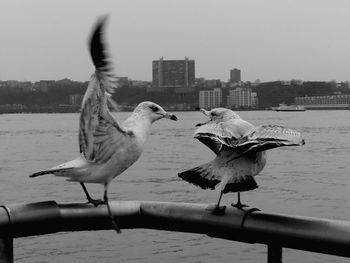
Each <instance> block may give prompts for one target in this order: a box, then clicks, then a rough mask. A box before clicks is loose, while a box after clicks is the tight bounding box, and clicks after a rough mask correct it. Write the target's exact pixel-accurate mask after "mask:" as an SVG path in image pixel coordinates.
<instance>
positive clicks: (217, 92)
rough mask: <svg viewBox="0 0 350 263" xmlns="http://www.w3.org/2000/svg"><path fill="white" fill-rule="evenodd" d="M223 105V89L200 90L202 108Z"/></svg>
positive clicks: (200, 105)
mask: <svg viewBox="0 0 350 263" xmlns="http://www.w3.org/2000/svg"><path fill="white" fill-rule="evenodd" d="M221 106H222V90H221V89H220V88H214V89H212V90H200V91H199V107H200V108H208V109H210V108H217V107H221Z"/></svg>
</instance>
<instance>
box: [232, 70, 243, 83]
mask: <svg viewBox="0 0 350 263" xmlns="http://www.w3.org/2000/svg"><path fill="white" fill-rule="evenodd" d="M240 81H241V70H239V69H237V68H234V69H231V70H230V82H231V83H236V82H240Z"/></svg>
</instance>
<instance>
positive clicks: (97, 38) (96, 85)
mask: <svg viewBox="0 0 350 263" xmlns="http://www.w3.org/2000/svg"><path fill="white" fill-rule="evenodd" d="M105 22H106V17H103V18H100V19H99V21H98V23H97V25H96V27H95V30H94V31H93V34H92V37H91V40H90V53H91V57H92V60H93V63H94V65H95V68H96V70H95V73H94V74H93V75H92V76H91V78H90V82H89V85H88V88H87V90H86V93H85V95H84V98H83V102H82V107H81V113H80V128H79V146H80V156H79V157H78V158H76V159H74V160H72V161H70V162H66V163H63V164H61V165H58V166H55V167H53V168H51V169H48V170H44V171H40V172H36V173H34V174H32V175H30V177H36V176H40V175H44V174H54V175H56V176H62V177H67V178H68V180H69V181H74V182H79V183H80V184H81V186H82V188H83V190H84V192H85V194H86V197H87V199H88V202H90V203H92V204H94V205H95V206H98V205H100V204H106V205H107V209H108V213H109V216H110V217H111V219H112V223H113V226H114V228H115V229H116V230H117V232H120V230H119V228H118V226H117V225H116V223H115V220H114V218H113V216H112V214H111V208H110V206H109V203H108V193H107V192H108V186H109V184H110V183H111V181H112V180H113V179H114V178H115V177H116V176H118V175H120V174H121V173H122V172H124V171H125V170H126V169H128V168H129V167H130V166H131V165H132V164H133V163H134V162H135V161H136V160H137V159H138V158H139V157H140V155H141V153H142V150H143V148H144V144H145V142H146V140H147V138H148V136H149V134H150V128H151V124H152V123H153V122H155V121H157V120H159V119H162V118H168V119H171V120H177V118H176V116H175V115H171V114H169V113H167V112H166V111H165V110H164V109H163V108H162V107H161V106H159V105H157V104H155V103H153V102H148V101H146V102H142V103H140V104H139V105H138V106H137V107H136V108H135V110H134V111H133V113H132V114H131V116H130V117H129V118H127V119H126V120H125V121H124V122H123V123H121V124H119V123H118V121H117V120H116V119H114V117H113V116H112V115H111V113H110V111H109V108H108V104H110V105H115V102H113V100H112V98H111V93H112V92H113V89H114V88H116V85H115V83H116V81H115V78H113V75H112V73H111V66H110V62H109V61H108V56H107V53H106V51H105V43H104V41H103V32H104V26H105ZM84 183H97V184H102V185H103V186H104V196H103V201H102V200H99V199H97V200H95V199H92V198H91V196H90V195H89V193H88V191H87V189H86V187H85V185H84Z"/></svg>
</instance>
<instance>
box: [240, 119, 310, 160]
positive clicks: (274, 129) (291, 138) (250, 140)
mask: <svg viewBox="0 0 350 263" xmlns="http://www.w3.org/2000/svg"><path fill="white" fill-rule="evenodd" d="M304 144H305V140H304V139H303V138H302V136H301V134H300V132H298V131H296V130H293V129H289V128H285V127H283V126H279V125H262V126H258V127H256V129H255V130H254V131H253V132H252V133H250V134H248V135H247V136H244V137H243V138H241V139H240V140H239V141H238V142H237V144H236V145H235V148H236V149H237V150H239V151H241V154H240V155H239V156H237V157H235V159H236V158H239V157H240V156H243V155H246V154H250V153H257V152H261V151H265V150H269V149H273V148H277V147H282V146H299V145H304Z"/></svg>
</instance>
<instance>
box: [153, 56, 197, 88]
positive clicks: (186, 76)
mask: <svg viewBox="0 0 350 263" xmlns="http://www.w3.org/2000/svg"><path fill="white" fill-rule="evenodd" d="M194 82H195V62H194V60H190V59H188V57H185V59H184V60H164V59H163V58H160V59H159V60H155V61H152V87H151V88H150V89H149V90H148V91H160V92H167V91H175V89H176V88H181V89H182V90H183V88H185V89H187V90H191V91H192V92H193V91H194V89H192V87H193V85H194Z"/></svg>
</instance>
